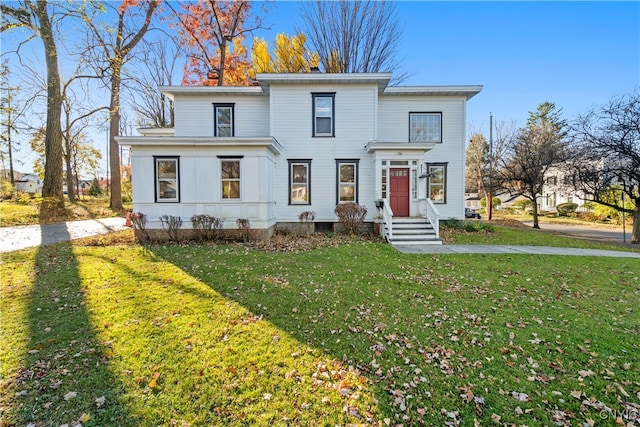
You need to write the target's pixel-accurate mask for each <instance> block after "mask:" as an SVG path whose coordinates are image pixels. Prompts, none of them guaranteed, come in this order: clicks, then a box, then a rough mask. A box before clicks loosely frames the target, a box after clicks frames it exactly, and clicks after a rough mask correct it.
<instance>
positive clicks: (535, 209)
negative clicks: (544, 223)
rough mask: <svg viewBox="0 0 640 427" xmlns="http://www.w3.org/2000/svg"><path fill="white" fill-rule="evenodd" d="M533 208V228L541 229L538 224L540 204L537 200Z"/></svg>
mask: <svg viewBox="0 0 640 427" xmlns="http://www.w3.org/2000/svg"><path fill="white" fill-rule="evenodd" d="M531 208H532V211H531V213H533V228H540V224H539V223H538V204H537V203H536V201H535V200H534V201H533V204H532V206H531Z"/></svg>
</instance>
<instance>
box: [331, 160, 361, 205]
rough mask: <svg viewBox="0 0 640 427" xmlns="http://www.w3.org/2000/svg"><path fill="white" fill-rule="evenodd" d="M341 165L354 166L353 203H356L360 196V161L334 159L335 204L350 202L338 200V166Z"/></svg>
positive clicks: (348, 201) (339, 182)
mask: <svg viewBox="0 0 640 427" xmlns="http://www.w3.org/2000/svg"><path fill="white" fill-rule="evenodd" d="M342 165H354V177H353V178H354V183H353V192H354V194H353V196H354V197H353V199H354V200H353V203H358V200H359V199H358V197H359V195H360V194H359V193H360V192H359V191H358V186H359V184H360V159H336V204H340V203H350V202H352V201H351V200H344V201H343V200H340V184H341V181H340V166H342Z"/></svg>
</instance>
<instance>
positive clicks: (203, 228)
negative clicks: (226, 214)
mask: <svg viewBox="0 0 640 427" xmlns="http://www.w3.org/2000/svg"><path fill="white" fill-rule="evenodd" d="M223 222H224V221H223V220H222V218H216V217H215V216H211V215H204V214H203V215H193V216H192V217H191V226H192V228H193V230H194V231H195V234H196V237H197V239H199V240H216V239H217V238H218V236H219V234H220V229H221V228H222V223H223Z"/></svg>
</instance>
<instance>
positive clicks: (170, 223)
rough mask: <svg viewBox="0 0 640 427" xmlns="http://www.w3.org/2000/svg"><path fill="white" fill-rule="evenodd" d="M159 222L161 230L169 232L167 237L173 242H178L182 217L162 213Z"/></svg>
mask: <svg viewBox="0 0 640 427" xmlns="http://www.w3.org/2000/svg"><path fill="white" fill-rule="evenodd" d="M160 222H162V228H163V230H164V231H166V232H167V233H168V234H169V238H170V239H171V240H173V241H174V242H179V241H180V229H181V228H182V218H180V217H179V216H173V215H162V216H161V217H160Z"/></svg>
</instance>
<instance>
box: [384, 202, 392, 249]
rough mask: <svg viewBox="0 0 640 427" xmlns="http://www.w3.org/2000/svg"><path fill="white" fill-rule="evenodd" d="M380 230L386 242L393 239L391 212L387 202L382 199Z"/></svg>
mask: <svg viewBox="0 0 640 427" xmlns="http://www.w3.org/2000/svg"><path fill="white" fill-rule="evenodd" d="M382 229H383V230H386V232H385V231H383V233H384V237H385V238H386V239H387V241H388V242H390V241H391V239H392V238H393V211H392V210H391V204H390V203H389V200H387V199H382Z"/></svg>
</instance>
